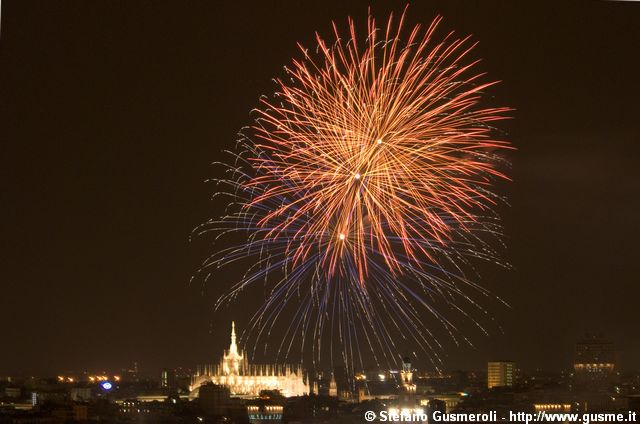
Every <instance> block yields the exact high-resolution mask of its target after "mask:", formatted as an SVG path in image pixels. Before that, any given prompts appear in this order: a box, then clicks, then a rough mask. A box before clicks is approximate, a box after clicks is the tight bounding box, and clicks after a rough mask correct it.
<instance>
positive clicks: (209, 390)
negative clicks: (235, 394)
mask: <svg viewBox="0 0 640 424" xmlns="http://www.w3.org/2000/svg"><path fill="white" fill-rule="evenodd" d="M229 398H230V393H229V389H228V388H227V387H223V386H218V385H215V384H212V383H206V384H203V385H202V386H200V390H199V391H198V403H199V405H200V408H202V410H203V411H204V412H205V413H207V414H209V415H224V414H225V413H226V412H227V409H228V408H229Z"/></svg>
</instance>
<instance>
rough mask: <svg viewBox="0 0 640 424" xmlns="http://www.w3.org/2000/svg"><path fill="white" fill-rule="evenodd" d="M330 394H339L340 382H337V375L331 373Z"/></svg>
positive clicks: (334, 395)
mask: <svg viewBox="0 0 640 424" xmlns="http://www.w3.org/2000/svg"><path fill="white" fill-rule="evenodd" d="M329 396H331V397H337V396H338V383H337V382H336V376H335V375H334V374H333V373H331V381H330V382H329Z"/></svg>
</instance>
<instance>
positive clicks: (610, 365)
mask: <svg viewBox="0 0 640 424" xmlns="http://www.w3.org/2000/svg"><path fill="white" fill-rule="evenodd" d="M573 370H574V372H575V383H576V385H577V386H594V385H596V386H597V385H606V384H607V383H610V382H612V381H613V380H614V379H615V377H616V374H615V372H616V350H615V346H614V344H613V343H612V342H610V341H608V340H606V339H605V338H603V337H602V336H594V335H587V336H585V337H584V338H583V339H582V340H580V341H578V343H576V350H575V357H574V361H573Z"/></svg>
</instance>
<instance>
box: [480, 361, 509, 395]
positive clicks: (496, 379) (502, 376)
mask: <svg viewBox="0 0 640 424" xmlns="http://www.w3.org/2000/svg"><path fill="white" fill-rule="evenodd" d="M514 368H515V363H514V362H512V361H495V362H489V363H488V364H487V387H488V388H489V389H493V388H494V387H513V370H514Z"/></svg>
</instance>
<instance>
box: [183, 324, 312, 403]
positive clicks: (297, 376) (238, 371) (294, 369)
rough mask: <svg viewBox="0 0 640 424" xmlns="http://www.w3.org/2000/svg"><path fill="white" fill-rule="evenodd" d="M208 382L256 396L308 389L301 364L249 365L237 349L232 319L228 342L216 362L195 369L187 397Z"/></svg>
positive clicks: (297, 393)
mask: <svg viewBox="0 0 640 424" xmlns="http://www.w3.org/2000/svg"><path fill="white" fill-rule="evenodd" d="M208 382H211V383H213V384H218V385H221V386H225V387H228V388H229V390H230V392H231V394H232V395H236V396H253V397H255V396H258V395H259V394H260V391H262V390H279V391H280V393H282V395H283V396H287V397H289V396H302V395H304V394H307V393H309V383H308V382H305V379H304V377H303V375H302V367H301V366H300V365H298V366H294V365H276V364H273V365H250V364H249V362H248V360H247V357H246V353H245V352H244V351H243V350H238V345H237V342H236V327H235V323H233V322H232V323H231V345H230V346H229V350H225V351H224V355H223V357H222V359H221V360H220V363H219V365H217V366H212V365H206V366H205V367H204V368H203V369H198V371H197V372H196V374H195V375H194V376H193V377H192V379H191V385H190V386H189V390H190V392H191V393H190V397H191V398H195V397H197V396H198V391H199V389H200V386H202V385H203V384H205V383H208Z"/></svg>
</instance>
